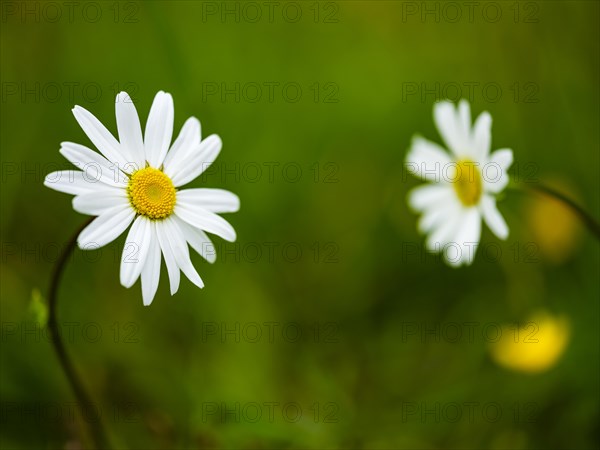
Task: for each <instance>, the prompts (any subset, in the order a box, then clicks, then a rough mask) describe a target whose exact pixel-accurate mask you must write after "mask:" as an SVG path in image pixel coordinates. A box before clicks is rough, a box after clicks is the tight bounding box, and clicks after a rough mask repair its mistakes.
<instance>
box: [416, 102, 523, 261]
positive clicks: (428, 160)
mask: <svg viewBox="0 0 600 450" xmlns="http://www.w3.org/2000/svg"><path fill="white" fill-rule="evenodd" d="M433 115H434V120H435V123H436V126H437V128H438V130H439V132H440V134H441V136H442V138H443V139H444V141H445V142H446V145H447V146H448V148H449V149H450V153H448V152H447V151H446V150H445V149H444V148H442V147H440V146H439V145H437V144H435V143H434V142H431V141H428V140H426V139H424V138H422V137H420V136H415V137H414V138H413V141H412V144H411V148H410V150H409V152H408V154H407V156H406V166H407V169H408V170H409V171H410V172H412V173H413V174H415V175H416V176H418V177H420V178H422V179H424V180H426V181H430V182H431V183H430V184H427V185H425V186H420V187H417V188H415V189H413V190H412V191H411V192H410V193H409V196H408V203H409V205H410V206H411V208H413V209H414V210H415V211H417V212H419V213H422V217H421V218H420V220H419V223H418V229H419V231H420V232H421V233H424V234H428V237H427V240H426V247H427V249H428V250H430V251H432V252H435V253H440V252H442V253H443V254H444V258H445V260H446V261H447V262H448V263H449V264H450V265H452V266H460V265H462V264H467V265H468V264H471V263H472V262H473V258H474V256H475V251H476V249H477V245H478V244H479V238H480V235H481V219H482V218H483V220H484V221H485V223H486V224H487V226H488V227H489V228H490V229H491V230H492V232H494V234H495V235H496V236H498V237H499V238H500V239H506V238H507V237H508V227H507V225H506V222H505V221H504V218H503V217H502V215H501V214H500V212H499V211H498V209H497V208H496V195H497V194H499V193H500V192H502V190H503V189H504V188H505V187H506V185H507V184H508V174H507V172H506V171H507V169H508V168H509V167H510V165H511V164H512V161H513V153H512V150H510V149H501V150H496V151H495V152H493V153H492V154H490V147H491V140H492V136H491V127H492V118H491V116H490V115H489V113H487V112H483V113H481V114H480V115H479V117H478V118H477V120H476V121H475V124H474V125H473V127H472V128H471V111H470V107H469V103H468V102H467V101H465V100H461V101H460V103H459V105H458V107H457V108H456V109H455V108H454V105H453V104H452V103H450V102H441V103H437V104H436V105H435V107H434V114H433Z"/></svg>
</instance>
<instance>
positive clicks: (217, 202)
mask: <svg viewBox="0 0 600 450" xmlns="http://www.w3.org/2000/svg"><path fill="white" fill-rule="evenodd" d="M177 203H180V204H182V205H184V206H186V207H189V208H190V209H194V208H195V207H200V208H204V209H206V210H207V211H211V212H214V213H218V214H220V213H228V212H236V211H238V210H239V209H240V198H239V197H238V196H237V195H235V194H234V193H233V192H229V191H225V190H223V189H208V188H199V189H184V190H182V191H178V192H177Z"/></svg>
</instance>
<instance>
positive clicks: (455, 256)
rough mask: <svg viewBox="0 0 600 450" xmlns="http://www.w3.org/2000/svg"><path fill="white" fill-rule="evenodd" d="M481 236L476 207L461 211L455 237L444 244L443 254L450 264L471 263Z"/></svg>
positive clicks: (479, 220)
mask: <svg viewBox="0 0 600 450" xmlns="http://www.w3.org/2000/svg"><path fill="white" fill-rule="evenodd" d="M480 238H481V216H480V214H479V211H478V210H477V208H476V207H473V208H469V209H468V210H466V211H465V212H463V214H462V217H461V221H460V224H459V226H458V228H457V232H456V237H455V239H454V241H453V242H452V243H449V244H448V245H447V246H446V249H445V252H444V256H445V259H446V261H447V262H448V263H449V264H450V265H452V266H460V265H462V264H467V265H469V264H471V263H472V262H473V259H474V258H475V252H476V250H477V246H478V245H479V239H480Z"/></svg>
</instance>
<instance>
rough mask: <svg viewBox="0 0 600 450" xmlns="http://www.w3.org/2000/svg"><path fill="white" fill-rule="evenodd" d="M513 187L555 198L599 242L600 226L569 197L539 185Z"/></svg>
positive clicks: (517, 185)
mask: <svg viewBox="0 0 600 450" xmlns="http://www.w3.org/2000/svg"><path fill="white" fill-rule="evenodd" d="M513 187H515V188H517V189H519V188H522V187H525V188H528V189H530V190H533V191H537V192H540V193H542V194H545V195H548V196H550V197H553V198H555V199H556V200H558V201H560V202H562V203H563V204H564V205H565V206H568V207H569V208H570V209H571V210H572V211H573V212H574V213H575V214H576V215H577V216H578V217H579V218H580V219H581V221H582V222H583V223H584V224H585V226H586V227H587V228H588V230H590V231H591V232H592V234H594V235H595V236H596V238H598V240H600V224H599V223H598V221H597V220H596V219H594V218H593V217H592V216H591V214H589V213H588V212H587V211H586V210H584V209H583V208H582V207H581V206H579V205H578V204H577V203H575V202H574V201H573V200H571V199H570V198H569V197H567V196H566V195H564V194H563V193H561V192H559V191H557V190H555V189H553V188H551V187H549V186H546V185H544V184H540V183H530V184H514V185H513Z"/></svg>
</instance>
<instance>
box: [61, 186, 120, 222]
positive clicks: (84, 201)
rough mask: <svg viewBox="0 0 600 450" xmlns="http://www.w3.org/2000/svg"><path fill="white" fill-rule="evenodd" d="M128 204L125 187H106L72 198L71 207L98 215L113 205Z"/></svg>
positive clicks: (81, 211)
mask: <svg viewBox="0 0 600 450" xmlns="http://www.w3.org/2000/svg"><path fill="white" fill-rule="evenodd" d="M128 204H129V199H128V198H127V193H126V191H125V189H119V188H107V189H103V190H101V191H92V192H88V193H85V194H81V195H78V196H77V197H75V198H73V209H74V210H75V211H77V212H78V213H81V214H88V215H91V216H99V215H101V214H103V213H104V212H106V211H107V210H108V209H111V208H114V207H115V206H124V205H128Z"/></svg>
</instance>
